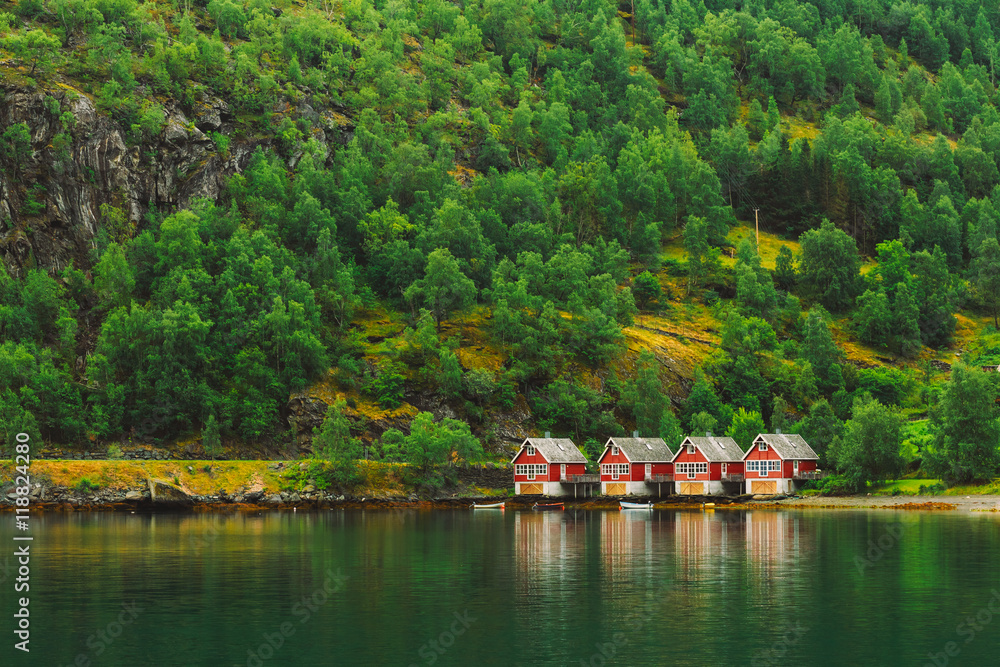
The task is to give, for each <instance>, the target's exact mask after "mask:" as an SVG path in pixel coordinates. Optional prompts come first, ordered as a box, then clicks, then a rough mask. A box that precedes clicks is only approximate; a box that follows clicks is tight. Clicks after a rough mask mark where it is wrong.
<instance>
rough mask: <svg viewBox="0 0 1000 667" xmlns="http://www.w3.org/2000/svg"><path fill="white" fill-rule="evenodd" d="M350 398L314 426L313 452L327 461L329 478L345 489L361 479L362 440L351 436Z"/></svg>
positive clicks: (338, 402)
mask: <svg viewBox="0 0 1000 667" xmlns="http://www.w3.org/2000/svg"><path fill="white" fill-rule="evenodd" d="M346 411H347V401H345V400H344V399H339V400H337V401H336V402H334V404H333V405H331V406H330V407H329V408H327V411H326V417H325V418H324V419H323V424H322V425H321V426H320V427H318V428H314V429H313V433H314V435H313V443H312V447H313V455H314V456H316V457H317V458H319V459H322V460H323V461H325V462H326V466H325V472H326V473H327V474H328V476H329V481H330V482H332V483H333V484H336V485H337V486H339V487H341V488H351V487H353V486H355V485H356V484H358V482H360V481H361V472H360V470H358V459H359V458H361V454H362V450H361V442H360V440H358V439H357V438H352V437H351V422H350V421H349V420H348V419H347V414H346Z"/></svg>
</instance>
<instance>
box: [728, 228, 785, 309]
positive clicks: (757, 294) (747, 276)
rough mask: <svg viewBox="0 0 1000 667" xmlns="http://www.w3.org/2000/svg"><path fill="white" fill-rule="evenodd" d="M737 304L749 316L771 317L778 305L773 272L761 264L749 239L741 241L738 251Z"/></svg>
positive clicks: (736, 271)
mask: <svg viewBox="0 0 1000 667" xmlns="http://www.w3.org/2000/svg"><path fill="white" fill-rule="evenodd" d="M735 273H736V304H737V305H738V307H739V309H740V312H742V313H743V314H744V315H747V316H753V317H759V318H762V319H765V320H766V319H769V318H770V317H771V315H772V314H773V312H774V309H775V306H776V305H777V300H778V295H777V293H776V292H775V291H774V283H773V281H772V280H771V274H770V273H769V272H768V271H766V270H765V269H764V268H763V267H761V265H760V256H759V255H758V254H757V250H756V248H755V247H754V245H753V243H751V242H750V240H749V239H743V240H742V241H740V245H739V248H738V249H737V253H736V269H735Z"/></svg>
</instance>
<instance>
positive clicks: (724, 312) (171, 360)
mask: <svg viewBox="0 0 1000 667" xmlns="http://www.w3.org/2000/svg"><path fill="white" fill-rule="evenodd" d="M0 11H2V12H3V13H0V60H3V63H4V67H3V69H2V71H0V72H2V73H0V76H2V80H0V83H2V85H3V87H4V89H5V90H6V91H7V92H8V94H9V93H12V92H13V91H40V92H42V93H44V94H45V95H47V97H46V109H47V112H48V114H49V115H48V117H47V118H45V119H43V120H44V122H46V123H50V124H58V127H59V128H60V130H59V132H58V134H56V135H55V139H53V141H52V142H51V143H50V144H49V145H39V144H38V143H36V142H34V141H33V138H32V137H33V131H32V130H33V128H32V127H31V124H30V123H29V122H28V121H27V120H25V121H22V122H17V123H10V124H9V125H8V126H6V127H3V128H0V133H2V140H0V166H2V168H3V170H5V175H6V176H5V177H6V178H7V179H8V180H7V183H9V184H10V186H9V188H8V190H9V192H10V196H9V198H8V203H9V206H8V207H7V208H6V209H4V210H6V211H9V216H8V217H7V218H6V219H4V220H0V233H2V234H3V235H4V236H3V239H4V245H3V246H2V247H3V249H4V250H3V252H4V257H5V260H6V262H5V263H6V268H4V269H0V340H2V342H0V415H2V419H0V424H2V428H3V429H4V443H10V442H12V436H13V434H14V433H17V432H19V431H26V432H28V433H30V434H32V435H33V436H34V438H35V439H36V440H37V441H42V440H44V441H47V442H50V443H58V444H80V443H85V442H88V441H91V442H96V443H99V444H100V443H109V442H120V441H121V442H124V441H127V440H128V439H129V438H131V439H133V441H146V442H150V441H151V442H162V443H167V442H173V441H177V440H180V439H190V438H192V437H198V436H199V434H200V433H201V432H202V431H203V429H205V428H206V425H208V424H211V429H210V430H211V431H212V434H213V435H212V436H211V439H212V441H213V443H214V442H216V441H221V442H222V443H230V444H232V443H237V442H238V443H241V444H250V445H253V446H257V447H260V448H261V451H264V450H265V449H266V448H268V447H273V446H275V445H277V446H289V447H291V446H293V440H297V439H296V438H294V437H293V436H295V435H299V436H301V435H306V436H309V435H312V433H311V432H309V431H306V432H305V433H289V421H288V410H287V404H288V400H289V396H290V395H293V394H298V393H305V394H307V395H311V396H315V397H318V398H321V399H323V400H324V402H325V403H326V404H327V405H329V406H334V405H335V404H336V406H337V407H336V409H334V410H332V411H331V412H330V413H328V415H327V417H326V419H327V420H328V421H329V420H343V419H344V418H345V417H346V418H348V419H349V422H350V431H351V432H353V436H347V435H343V433H342V428H341V427H342V425H343V424H342V422H341V421H338V422H337V424H338V425H337V429H339V430H337V432H338V433H341V434H342V436H343V437H341V436H338V437H341V439H340V440H337V442H342V443H344V444H343V446H342V447H341V446H339V445H338V446H336V447H335V446H329V447H325V449H326V450H328V452H330V453H329V456H330V457H333V458H334V459H336V458H338V457H341V458H342V457H344V456H354V455H356V453H357V452H358V451H361V449H355V447H354V445H353V444H350V442H349V441H351V437H358V436H362V437H363V443H362V444H363V450H364V452H365V454H366V455H367V456H369V457H370V458H381V459H385V460H394V459H399V458H405V459H407V460H410V461H412V462H419V463H420V465H425V464H426V465H431V463H433V461H436V460H438V459H441V460H447V459H448V458H449V457H455V456H462V455H467V456H472V457H476V456H480V454H479V452H480V451H481V449H480V448H481V447H483V448H485V450H486V451H487V452H492V453H493V454H495V455H497V456H501V455H503V454H504V453H505V449H504V438H507V440H508V441H509V440H510V439H511V435H510V434H511V433H515V434H516V433H526V432H528V431H535V432H538V431H542V430H551V431H553V432H554V433H557V434H560V435H567V436H570V437H573V438H574V439H576V440H577V441H578V442H583V441H585V440H587V439H589V438H595V439H597V440H600V441H603V439H604V438H606V437H608V436H610V435H615V434H622V433H625V432H627V431H630V430H633V429H638V430H640V431H641V432H642V434H643V435H651V436H652V435H660V436H663V437H665V438H667V439H669V440H670V441H671V444H676V442H677V441H678V439H679V437H680V436H681V435H682V434H684V433H687V432H694V431H704V430H713V431H715V432H718V433H738V434H743V433H744V432H745V431H746V429H748V428H750V427H751V425H754V426H756V425H758V424H760V425H764V426H766V427H767V428H768V429H774V428H779V427H780V428H782V429H784V430H785V431H789V430H795V431H799V432H801V433H802V434H803V435H804V436H805V437H806V439H807V440H808V441H809V442H810V443H811V444H812V445H813V446H814V448H816V449H817V451H818V452H820V453H821V456H822V458H823V461H822V465H823V466H824V467H827V468H836V469H838V470H839V471H840V472H841V473H842V476H841V477H839V478H838V479H836V480H834V483H836V484H840V485H845V486H846V487H849V488H853V489H858V488H862V487H863V486H864V485H865V484H868V483H871V482H877V481H879V480H884V479H889V478H893V477H896V476H898V475H900V474H901V473H902V472H903V471H904V470H905V469H907V467H909V469H910V470H911V471H912V470H919V471H920V474H927V475H928V476H931V477H934V478H935V479H938V478H940V479H944V480H946V481H948V482H970V481H975V480H989V479H991V478H993V477H994V476H996V475H997V474H998V469H1000V450H998V443H1000V436H998V428H1000V426H998V422H997V414H998V413H997V409H996V407H995V402H994V399H995V397H996V396H997V394H998V389H997V382H996V379H997V378H998V377H1000V375H998V374H996V373H993V374H986V373H983V372H982V371H981V370H980V369H979V366H980V365H983V364H997V363H1000V334H998V332H997V329H998V328H1000V320H998V318H1000V242H998V236H997V231H998V225H1000V170H998V166H1000V113H998V109H997V89H996V87H995V83H996V80H995V67H994V63H995V60H996V58H997V55H998V54H997V41H996V34H997V32H998V31H1000V11H998V10H997V9H996V8H989V7H987V6H984V5H980V4H979V3H959V4H952V3H940V2H924V1H919V2H905V3H902V4H899V3H889V2H887V1H886V0H880V1H876V2H873V3H868V4H866V5H865V6H864V7H861V6H860V5H857V6H845V5H843V4H842V3H834V2H825V1H822V0H818V1H817V2H815V3H808V2H793V1H791V0H779V1H771V2H753V3H737V2H732V1H730V0H710V1H709V2H702V1H701V0H699V1H698V2H691V1H690V0H672V1H667V0H636V2H635V3H634V5H633V3H632V2H628V3H622V4H618V3H612V2H608V1H606V0H587V1H584V2H566V1H563V0H543V1H537V0H531V1H526V0H482V2H460V3H452V2H448V1H447V0H429V1H426V2H423V1H421V2H417V1H409V2H408V1H406V0H390V1H389V2H383V1H381V0H380V1H378V2H373V1H372V0H351V1H348V2H333V1H327V0H324V2H322V3H316V2H312V3H309V2H297V1H293V2H288V1H287V0H279V1H278V2H273V3H272V2H261V1H260V0H250V1H249V2H240V1H239V0H211V1H210V2H208V3H207V4H205V3H203V2H201V1H200V0H196V1H195V2H193V3H192V2H185V3H168V2H157V1H153V0H149V1H147V2H145V3H142V4H140V3H138V2H136V0H49V1H48V2H46V1H44V0H21V1H20V2H17V3H7V4H3V3H0ZM633 11H634V14H633V13H632V12H633ZM74 96H86V97H87V98H88V99H90V100H92V101H93V103H94V104H95V105H96V107H97V109H98V111H99V113H100V114H102V115H103V116H105V117H107V118H109V119H111V120H112V121H113V122H114V123H115V124H117V126H118V127H119V128H120V129H121V130H122V131H123V132H124V134H125V137H126V139H127V142H128V143H129V147H130V149H133V148H134V149H136V150H138V151H140V152H141V154H142V155H146V156H148V159H149V160H151V161H155V159H156V156H157V152H158V151H164V150H169V147H168V146H167V144H165V143H164V141H163V136H164V131H165V128H166V127H167V125H168V118H169V117H170V114H171V113H173V111H172V110H173V109H180V110H182V111H183V112H184V113H186V114H187V115H188V117H194V116H195V114H196V113H197V112H198V110H199V109H201V108H204V107H205V105H209V104H216V102H215V101H216V100H219V99H221V100H222V101H223V102H224V103H225V105H226V107H227V108H228V110H229V115H228V117H227V118H226V120H225V122H224V123H223V131H221V132H212V133H211V134H210V135H209V136H210V138H211V140H212V142H213V143H214V148H215V150H216V151H217V153H218V154H219V155H230V154H236V153H235V151H236V149H237V148H238V147H239V148H241V149H245V154H246V155H248V157H246V158H245V159H243V163H241V164H240V165H239V167H240V168H239V173H238V174H236V175H234V176H232V177H231V178H229V179H228V181H227V182H226V185H225V187H224V190H223V192H222V193H221V195H220V196H219V198H218V199H217V200H214V201H208V200H198V201H196V202H194V203H193V204H192V205H191V206H190V207H189V208H185V209H183V210H157V209H156V208H155V207H149V208H148V210H146V211H144V215H143V216H142V217H136V216H135V214H134V213H133V212H131V211H129V210H127V209H126V208H125V207H124V206H123V205H122V204H121V201H118V202H117V203H116V202H114V201H112V203H110V204H109V203H106V204H104V205H103V206H102V207H101V216H100V226H99V230H98V233H97V236H96V237H95V240H94V244H93V245H94V247H93V249H92V251H91V252H90V253H89V254H87V255H85V256H79V257H76V258H75V259H74V263H73V264H72V265H71V266H69V267H62V268H60V269H59V270H57V269H56V268H55V267H51V266H36V265H35V264H33V263H32V261H31V259H30V258H29V259H28V260H26V261H23V260H19V259H16V258H17V257H19V255H15V254H13V253H12V251H11V248H12V247H13V245H11V244H12V243H13V242H14V241H15V240H17V239H28V242H29V243H31V242H32V241H31V240H30V239H31V238H32V236H33V234H35V233H40V232H36V231H34V230H36V229H40V227H39V226H38V225H37V222H38V221H39V220H42V219H44V217H45V212H46V201H47V200H46V197H47V196H48V195H47V193H48V191H49V189H50V187H51V180H52V179H56V178H58V177H59V175H60V174H61V173H62V169H63V165H65V164H66V163H67V160H69V159H71V158H70V152H69V149H70V147H71V146H73V145H75V143H74V142H79V141H81V140H83V139H84V137H81V136H78V130H77V126H76V118H75V116H74V113H73V112H72V110H71V109H72V105H71V102H72V100H73V98H74ZM38 122H41V121H38ZM192 129H193V125H192V127H189V128H188V130H192ZM179 177H180V178H184V175H183V174H181V175H179ZM755 212H757V215H759V220H760V226H761V230H762V231H761V234H760V245H759V248H758V245H757V242H756V234H755V231H754V220H755ZM953 364H954V365H953ZM964 364H967V366H966V365H964ZM339 399H343V403H337V401H338V400H339ZM431 411H434V412H435V414H437V415H438V416H439V417H440V416H441V415H445V416H446V417H448V416H450V417H454V419H443V420H440V421H438V422H437V423H434V422H431V421H430V417H429V416H427V413H428V412H431ZM921 420H926V421H921ZM911 421H920V423H921V424H922V427H921V428H914V427H912V426H910V425H909V424H910V423H911ZM411 424H414V425H417V426H419V428H416V427H414V428H413V429H411ZM333 428H334V426H333V425H330V429H333ZM326 431H327V427H326V426H324V427H323V429H322V430H319V429H318V430H317V433H320V432H326ZM501 431H502V432H503V433H505V434H506V435H502V434H501ZM330 432H332V431H330ZM324 437H325V436H324ZM330 437H333V436H330ZM741 437H742V435H741ZM442 439H443V440H444V441H447V442H449V443H452V445H451V446H449V447H446V448H445V449H446V450H447V451H443V452H442V451H438V448H436V447H437V446H436V445H434V446H432V444H429V443H432V442H436V441H437V440H442ZM324 442H325V441H324ZM742 444H743V445H744V446H746V445H747V443H745V442H744V443H742ZM348 445H350V446H348ZM432 449H433V451H432ZM338 452H339V453H338ZM344 452H347V454H345V453H344Z"/></svg>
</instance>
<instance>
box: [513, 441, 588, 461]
mask: <svg viewBox="0 0 1000 667" xmlns="http://www.w3.org/2000/svg"><path fill="white" fill-rule="evenodd" d="M525 445H531V446H532V447H534V448H535V450H536V451H538V453H539V454H541V455H542V456H544V457H545V460H546V461H548V462H549V463H586V462H587V458H586V457H585V456H584V455H583V452H581V451H580V449H579V448H578V447H577V446H576V445H574V444H573V441H572V440H570V439H569V438H527V439H525V441H524V442H522V443H521V449H524V446H525ZM520 453H521V451H520V450H518V452H517V454H515V455H514V458H515V459H516V458H517V457H518V455H519V454H520Z"/></svg>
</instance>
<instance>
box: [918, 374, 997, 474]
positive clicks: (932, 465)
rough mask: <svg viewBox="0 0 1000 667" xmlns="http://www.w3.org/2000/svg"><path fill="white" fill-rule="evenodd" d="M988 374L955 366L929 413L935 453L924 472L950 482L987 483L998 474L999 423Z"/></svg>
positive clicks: (994, 390) (993, 386)
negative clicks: (985, 481) (935, 404)
mask: <svg viewBox="0 0 1000 667" xmlns="http://www.w3.org/2000/svg"><path fill="white" fill-rule="evenodd" d="M996 395H997V382H996V380H995V378H994V376H993V375H990V374H986V373H983V372H982V371H980V370H979V369H978V368H976V367H971V368H970V367H968V366H965V365H964V364H961V363H958V364H955V365H954V366H952V367H951V377H950V378H949V379H948V382H947V383H946V384H945V386H944V389H943V390H942V392H941V398H940V400H939V402H938V404H937V406H936V409H935V410H933V411H932V413H931V425H932V432H933V434H934V448H933V450H932V451H929V452H927V453H926V455H925V459H924V465H925V467H926V469H927V472H929V473H930V474H933V475H940V476H941V477H943V478H944V479H946V480H948V481H949V482H953V483H968V482H973V481H983V480H990V479H993V478H994V477H996V475H997V474H998V473H1000V449H998V448H997V447H998V442H1000V422H998V421H997V416H998V415H997V407H996V404H995V402H994V399H995V398H996Z"/></svg>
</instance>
